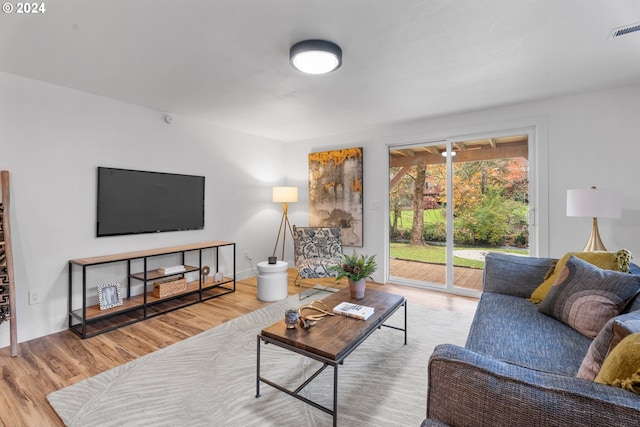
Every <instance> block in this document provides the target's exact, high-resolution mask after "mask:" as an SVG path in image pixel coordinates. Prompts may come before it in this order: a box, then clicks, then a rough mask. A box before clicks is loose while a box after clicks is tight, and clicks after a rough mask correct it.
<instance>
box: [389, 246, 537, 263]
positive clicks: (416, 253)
mask: <svg viewBox="0 0 640 427" xmlns="http://www.w3.org/2000/svg"><path fill="white" fill-rule="evenodd" d="M453 249H454V250H457V249H473V250H481V251H487V252H508V253H518V254H527V253H528V251H527V250H526V249H502V248H491V247H479V246H478V247H473V248H470V247H454V248H453ZM389 254H390V255H391V257H392V258H399V259H406V260H410V261H422V262H431V263H437V264H445V263H446V247H444V246H428V245H427V246H412V245H409V244H408V243H391V245H390V248H389ZM453 265H456V266H459V267H473V268H484V262H483V261H474V260H470V259H466V258H459V257H456V256H454V257H453Z"/></svg>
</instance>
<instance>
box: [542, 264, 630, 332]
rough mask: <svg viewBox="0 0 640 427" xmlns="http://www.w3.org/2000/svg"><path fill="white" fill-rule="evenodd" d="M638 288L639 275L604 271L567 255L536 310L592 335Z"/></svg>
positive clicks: (622, 307) (598, 330)
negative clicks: (567, 258)
mask: <svg viewBox="0 0 640 427" xmlns="http://www.w3.org/2000/svg"><path fill="white" fill-rule="evenodd" d="M639 291H640V276H636V275H634V274H628V273H620V272H618V271H610V270H603V269H601V268H598V267H596V266H595V265H593V264H590V263H588V262H586V261H583V260H581V259H579V258H576V257H575V256H571V257H569V260H567V263H566V265H565V266H564V268H563V269H562V270H561V271H560V272H559V273H558V278H557V280H556V282H555V283H554V284H553V286H552V287H551V289H550V290H549V293H548V294H547V296H546V297H545V299H544V300H542V302H541V303H540V306H539V307H538V310H540V312H542V313H544V314H547V315H549V316H551V317H553V318H555V319H558V320H560V321H561V322H564V323H566V324H567V325H569V326H571V327H572V328H574V329H575V330H577V331H578V332H580V333H581V334H583V335H585V336H587V337H589V338H595V337H596V335H598V332H600V330H601V329H602V328H603V327H604V325H605V323H607V321H609V319H611V318H613V317H615V316H617V315H618V314H620V313H621V312H622V310H623V309H624V307H625V306H626V304H627V303H628V302H629V301H630V300H631V298H633V297H634V296H635V295H636V294H638V292H639Z"/></svg>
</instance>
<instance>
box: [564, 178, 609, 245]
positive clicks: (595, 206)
mask: <svg viewBox="0 0 640 427" xmlns="http://www.w3.org/2000/svg"><path fill="white" fill-rule="evenodd" d="M620 199H621V194H620V191H617V190H599V189H597V188H596V187H591V188H590V189H574V190H567V216H579V217H588V218H593V221H592V224H591V236H590V237H589V241H588V242H587V245H586V246H585V247H584V249H583V251H584V252H593V251H606V250H607V249H606V248H605V246H604V244H603V243H602V240H601V239H600V233H599V231H598V218H620V215H621V207H620V203H621V200H620Z"/></svg>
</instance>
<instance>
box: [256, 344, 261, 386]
mask: <svg viewBox="0 0 640 427" xmlns="http://www.w3.org/2000/svg"><path fill="white" fill-rule="evenodd" d="M256 354H257V355H258V359H257V361H256V397H260V337H259V336H258V350H257V352H256Z"/></svg>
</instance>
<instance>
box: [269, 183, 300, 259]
mask: <svg viewBox="0 0 640 427" xmlns="http://www.w3.org/2000/svg"><path fill="white" fill-rule="evenodd" d="M272 201H273V202H274V203H281V204H282V219H281V220H280V228H279V229H278V238H277V239H276V244H275V246H274V247H273V255H271V256H275V255H276V250H277V249H278V243H279V242H280V235H282V258H280V259H281V260H283V261H284V248H285V246H286V240H287V228H288V229H289V234H291V239H292V240H293V229H292V228H291V223H290V222H289V216H288V214H287V211H288V210H289V203H295V202H297V201H298V187H273V198H272Z"/></svg>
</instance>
